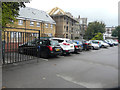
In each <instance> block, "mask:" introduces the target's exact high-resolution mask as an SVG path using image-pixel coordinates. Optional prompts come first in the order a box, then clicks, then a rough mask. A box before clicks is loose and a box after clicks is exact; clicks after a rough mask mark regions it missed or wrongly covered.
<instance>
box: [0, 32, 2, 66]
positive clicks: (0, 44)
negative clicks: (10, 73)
mask: <svg viewBox="0 0 120 90" xmlns="http://www.w3.org/2000/svg"><path fill="white" fill-rule="evenodd" d="M0 51H2V30H0ZM0 66H2V52H0Z"/></svg>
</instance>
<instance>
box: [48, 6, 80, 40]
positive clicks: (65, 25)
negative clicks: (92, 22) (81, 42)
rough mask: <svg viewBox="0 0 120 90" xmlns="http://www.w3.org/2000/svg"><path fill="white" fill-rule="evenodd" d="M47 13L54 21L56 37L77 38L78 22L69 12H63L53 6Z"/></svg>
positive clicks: (78, 31)
mask: <svg viewBox="0 0 120 90" xmlns="http://www.w3.org/2000/svg"><path fill="white" fill-rule="evenodd" d="M49 15H50V16H51V17H52V18H53V20H55V22H56V34H55V36H56V37H62V38H63V37H64V38H69V39H79V35H80V34H79V33H80V27H79V25H78V24H79V22H78V21H77V20H76V19H75V18H74V17H73V16H72V15H71V13H69V12H64V11H63V10H61V9H60V8H58V7H56V8H53V9H52V10H51V11H50V12H49Z"/></svg>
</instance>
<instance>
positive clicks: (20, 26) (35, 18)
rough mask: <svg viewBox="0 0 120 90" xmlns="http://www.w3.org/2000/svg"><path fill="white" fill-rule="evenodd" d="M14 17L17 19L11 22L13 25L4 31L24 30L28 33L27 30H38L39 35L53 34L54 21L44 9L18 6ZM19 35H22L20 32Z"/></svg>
mask: <svg viewBox="0 0 120 90" xmlns="http://www.w3.org/2000/svg"><path fill="white" fill-rule="evenodd" d="M16 19H17V21H15V22H13V25H8V26H7V27H6V29H5V30H6V31H17V32H26V33H27V35H29V32H33V33H38V31H39V30H40V36H41V37H52V36H55V28H56V23H55V21H54V20H53V19H52V18H51V17H50V16H49V15H48V14H47V13H46V12H44V11H41V10H37V9H33V8H29V7H26V8H20V11H19V16H18V17H17V18H16ZM30 29H31V30H30ZM16 34H17V33H16ZM19 36H20V37H22V35H21V34H20V33H19ZM32 36H33V34H32ZM11 37H14V34H11Z"/></svg>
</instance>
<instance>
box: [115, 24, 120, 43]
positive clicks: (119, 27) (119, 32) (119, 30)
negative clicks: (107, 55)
mask: <svg viewBox="0 0 120 90" xmlns="http://www.w3.org/2000/svg"><path fill="white" fill-rule="evenodd" d="M115 31H116V32H117V36H118V40H119V42H120V26H117V27H116V28H115Z"/></svg>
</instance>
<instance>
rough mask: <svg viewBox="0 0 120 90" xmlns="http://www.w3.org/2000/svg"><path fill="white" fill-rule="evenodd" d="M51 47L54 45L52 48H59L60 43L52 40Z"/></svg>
mask: <svg viewBox="0 0 120 90" xmlns="http://www.w3.org/2000/svg"><path fill="white" fill-rule="evenodd" d="M50 45H52V46H59V43H58V41H55V40H51V41H50Z"/></svg>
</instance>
